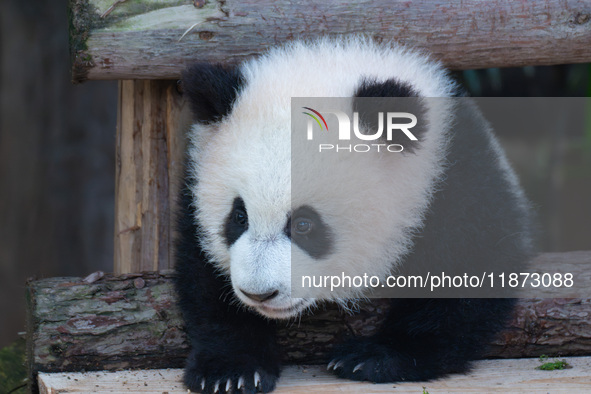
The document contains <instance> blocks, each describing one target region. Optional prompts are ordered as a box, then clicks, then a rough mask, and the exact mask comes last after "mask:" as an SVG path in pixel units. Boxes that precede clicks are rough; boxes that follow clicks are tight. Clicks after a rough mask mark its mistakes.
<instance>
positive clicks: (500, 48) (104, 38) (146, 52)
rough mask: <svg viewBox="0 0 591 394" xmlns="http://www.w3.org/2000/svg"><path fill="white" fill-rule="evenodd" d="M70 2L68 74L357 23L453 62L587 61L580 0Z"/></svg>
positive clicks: (168, 70) (186, 59) (163, 71)
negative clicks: (69, 59) (69, 63)
mask: <svg viewBox="0 0 591 394" xmlns="http://www.w3.org/2000/svg"><path fill="white" fill-rule="evenodd" d="M113 5H114V7H113V8H111V6H113ZM69 8H70V46H71V54H72V63H73V65H72V70H73V79H74V81H83V80H85V79H131V78H149V79H167V78H177V77H178V76H179V73H180V71H181V70H182V69H183V68H184V67H185V66H186V64H188V63H190V62H194V61H196V60H199V61H210V62H225V63H228V62H237V61H239V60H241V59H243V58H245V57H248V56H251V55H253V54H258V53H260V52H261V51H263V50H264V49H265V48H268V47H270V46H273V45H277V44H279V43H282V42H285V41H288V40H291V39H293V38H311V37H318V36H320V35H327V34H330V35H342V34H349V33H359V32H363V33H365V34H367V35H368V36H370V37H373V38H374V39H375V40H378V41H381V40H397V41H400V42H402V43H404V44H408V45H410V46H414V47H419V48H423V49H426V50H428V51H429V52H431V53H433V54H434V56H435V58H437V59H440V60H441V61H443V63H444V64H445V65H446V66H448V67H450V68H452V69H468V68H483V67H507V66H523V65H549V64H563V63H577V62H589V61H591V45H589V43H590V42H591V4H590V3H589V2H588V1H587V0H544V1H539V0H522V1H514V0H499V1H481V0H464V1H461V2H454V1H449V0H415V1H412V2H411V1H407V0H380V1H368V0H361V1H359V0H358V1H354V2H342V1H324V2H314V3H309V2H294V1H288V0H280V1H275V0H209V1H195V2H192V1H183V0H141V1H126V2H121V1H115V0H108V1H107V0H70V7H69ZM109 10H110V11H109Z"/></svg>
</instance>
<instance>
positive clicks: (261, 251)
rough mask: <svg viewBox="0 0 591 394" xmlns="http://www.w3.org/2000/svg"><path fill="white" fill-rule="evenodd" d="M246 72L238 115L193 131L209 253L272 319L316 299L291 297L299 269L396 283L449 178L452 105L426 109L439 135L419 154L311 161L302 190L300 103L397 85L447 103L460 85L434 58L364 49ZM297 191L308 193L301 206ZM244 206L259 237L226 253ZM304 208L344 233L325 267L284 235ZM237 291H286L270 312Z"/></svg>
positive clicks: (330, 47)
mask: <svg viewBox="0 0 591 394" xmlns="http://www.w3.org/2000/svg"><path fill="white" fill-rule="evenodd" d="M241 72H242V73H243V75H244V77H245V80H246V84H245V86H244V88H243V90H242V92H241V93H240V94H239V97H238V98H237V100H236V102H235V105H234V107H233V110H232V112H231V113H230V115H229V116H228V117H227V118H225V119H224V120H223V121H222V122H220V123H218V124H215V125H211V126H203V125H195V126H194V127H193V129H192V131H191V134H190V136H191V147H190V151H189V152H190V158H191V161H192V176H194V177H195V178H196V179H197V180H198V182H197V183H196V186H195V188H194V189H193V190H192V192H193V195H194V198H195V206H196V208H197V219H198V220H199V222H200V224H201V227H202V229H203V234H201V235H200V236H201V244H202V247H203V248H204V250H205V251H206V253H207V254H208V255H209V256H210V258H211V259H212V260H213V261H215V262H216V264H217V265H218V268H219V269H220V271H221V272H222V273H225V274H229V275H230V276H231V279H232V284H233V287H234V290H235V292H236V294H237V295H238V297H239V298H240V299H241V300H242V301H243V302H244V303H245V304H247V305H250V306H252V307H254V308H255V309H256V310H257V311H259V312H260V313H261V314H263V315H266V316H269V317H273V318H281V317H287V316H288V315H294V314H297V312H300V311H302V310H303V309H305V308H306V307H309V306H310V305H312V304H313V303H314V300H312V299H309V298H306V299H304V300H301V299H297V298H290V294H289V289H290V285H291V282H290V277H289V274H290V269H289V266H290V262H291V260H290V258H293V259H294V261H297V262H298V268H301V269H302V271H301V272H302V273H304V274H305V273H306V272H312V273H313V272H318V271H317V270H318V268H319V267H320V270H321V271H322V267H329V268H330V272H331V273H332V274H339V273H340V272H341V271H345V272H355V273H357V272H362V273H367V274H368V275H377V276H380V277H383V276H384V275H386V274H388V273H390V272H391V270H392V269H393V268H394V267H395V264H396V263H397V262H398V261H399V260H400V258H401V257H402V256H404V254H405V253H407V252H408V251H409V249H410V247H411V246H412V242H411V238H412V233H413V231H415V230H416V229H418V228H420V227H421V225H422V223H423V217H424V213H425V211H426V209H427V206H428V204H429V202H430V200H431V197H432V194H433V192H434V191H435V190H434V189H435V185H436V182H437V181H438V178H439V177H440V175H441V173H442V171H443V169H444V166H445V161H444V157H445V151H446V141H447V138H446V133H447V132H448V130H449V127H450V126H449V125H450V123H451V118H450V115H449V114H451V113H452V110H451V109H452V108H451V107H450V105H451V104H450V102H449V100H448V101H446V100H438V101H437V100H430V101H427V103H428V104H429V108H428V112H427V118H428V121H429V124H431V125H437V127H431V128H430V129H429V130H428V132H427V133H426V135H425V136H424V139H423V140H422V141H421V144H420V146H419V148H418V149H417V150H416V154H408V155H402V154H387V155H379V156H377V155H365V156H363V155H349V156H346V155H324V157H322V158H320V157H319V156H313V158H311V159H310V163H309V164H306V163H304V164H302V167H299V164H298V167H296V168H302V170H301V171H297V172H294V174H293V175H294V177H295V178H296V179H292V178H291V176H292V163H291V157H292V149H307V148H305V147H301V146H293V147H292V140H291V119H290V117H291V107H290V103H291V98H292V97H351V96H352V95H353V94H354V91H355V89H356V88H357V87H358V86H359V84H360V81H361V80H362V78H364V77H369V78H375V79H376V80H377V81H385V80H387V79H391V78H395V79H397V80H399V81H401V82H403V83H406V84H408V85H410V86H412V87H413V89H414V90H415V91H417V92H418V93H419V94H420V95H421V96H423V97H449V96H450V94H451V92H452V90H453V83H452V82H451V81H450V79H449V78H448V76H447V74H446V72H445V71H444V70H443V69H442V68H441V66H440V65H439V64H437V63H436V62H433V61H430V60H429V59H428V57H427V56H425V55H422V54H420V53H417V52H413V51H410V50H408V49H405V48H403V47H401V46H398V45H395V44H391V45H375V44H373V43H372V42H371V41H369V40H366V39H362V38H351V39H345V40H332V39H324V40H320V41H316V42H312V43H305V42H294V43H291V44H288V45H286V46H284V47H282V48H279V49H275V50H272V51H270V52H269V53H268V54H266V55H264V56H262V57H260V58H257V59H253V60H250V61H248V62H247V63H245V64H244V65H243V66H242V67H241ZM352 156H355V158H352ZM347 157H349V158H347ZM319 160H320V161H319ZM308 166H309V167H308ZM323 168H330V171H325V172H323V171H322V170H321V169H323ZM359 168H364V169H371V171H364V172H361V173H360V171H359ZM352 177H353V178H352ZM292 182H293V184H294V185H309V186H310V187H308V188H307V189H305V190H300V189H298V190H294V191H293V193H294V195H293V196H292V189H291V186H292ZM238 196H240V197H242V199H243V200H244V201H245V204H246V210H247V212H248V219H249V229H248V231H247V232H246V233H245V234H243V235H242V236H241V238H240V239H239V240H238V241H237V242H236V243H235V244H234V245H233V246H232V247H231V248H230V249H228V248H227V247H226V245H225V243H224V238H223V227H224V221H225V219H226V217H227V216H228V214H229V212H230V210H231V207H232V202H233V200H234V198H236V197H238ZM344 196H346V201H344ZM292 197H293V198H292ZM336 201H340V202H341V203H338V204H336V203H335V202H336ZM302 204H305V205H309V206H312V207H314V208H315V209H316V210H317V211H318V212H320V213H321V215H323V219H324V220H325V221H326V222H327V224H328V226H329V227H330V228H331V229H333V230H336V234H335V252H334V253H332V254H330V255H329V256H328V257H327V258H326V259H321V260H314V259H311V258H310V257H309V256H308V255H307V254H306V253H304V252H303V251H301V250H298V248H297V246H293V247H291V245H290V244H289V240H288V239H287V238H286V237H285V235H283V229H284V227H285V221H286V218H287V214H288V212H290V210H291V209H292V206H293V207H294V208H297V207H298V206H299V205H302ZM290 247H291V249H292V252H291V256H290V252H289V249H290ZM238 288H243V289H244V290H246V291H249V290H250V291H253V292H265V291H268V290H269V289H279V290H280V295H279V296H278V297H276V298H275V299H273V300H271V301H270V302H267V303H265V305H262V304H260V303H256V302H254V301H252V300H249V299H247V298H246V297H244V296H241V295H240V292H239V291H237V289H238ZM359 296H362V294H361V293H359V292H345V293H334V294H331V295H326V294H323V295H321V297H322V298H331V299H340V298H354V297H359ZM294 305H295V306H297V308H296V309H295V310H290V311H289V312H282V311H285V310H289V308H292V307H293V306H294ZM270 308H276V309H270ZM286 308H287V309H286Z"/></svg>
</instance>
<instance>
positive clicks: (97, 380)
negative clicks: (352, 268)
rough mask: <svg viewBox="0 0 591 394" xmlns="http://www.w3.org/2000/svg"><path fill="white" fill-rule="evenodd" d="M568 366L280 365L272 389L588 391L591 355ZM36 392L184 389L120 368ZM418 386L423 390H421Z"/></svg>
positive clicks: (172, 380) (45, 376)
mask: <svg viewBox="0 0 591 394" xmlns="http://www.w3.org/2000/svg"><path fill="white" fill-rule="evenodd" d="M565 361H566V362H567V363H568V364H569V365H570V366H571V368H567V369H562V370H554V371H543V370H539V369H537V367H538V366H540V365H541V362H540V361H539V360H538V359H509V360H482V361H477V362H475V363H474V369H473V370H472V371H471V372H470V373H468V374H462V375H451V376H449V377H447V378H445V379H439V380H436V381H432V382H410V383H407V382H401V383H383V384H373V383H367V382H353V381H349V380H343V379H337V378H336V377H335V376H334V375H331V374H329V373H328V372H327V371H326V368H325V367H324V366H318V365H308V366H304V365H302V366H291V367H287V368H285V370H284V371H283V373H282V376H281V379H280V380H279V382H278V385H277V389H276V391H274V393H275V394H282V393H291V394H300V393H301V394H309V393H320V392H321V393H325V394H332V393H334V394H342V393H368V394H371V393H412V394H419V393H424V392H429V393H437V394H441V393H463V392H470V393H507V392H536V393H538V392H539V393H547V392H550V393H554V392H564V393H580V392H583V391H587V390H589V387H590V382H591V372H590V371H591V357H569V358H566V359H565ZM39 387H40V391H41V393H42V394H50V393H51V394H53V393H80V392H93V393H124V392H133V393H154V394H162V393H169V394H176V393H178V394H186V393H187V391H186V390H185V389H184V388H183V385H182V370H180V369H165V370H140V371H121V372H86V373H65V374H64V373H54V374H51V373H41V374H39ZM423 389H424V390H423Z"/></svg>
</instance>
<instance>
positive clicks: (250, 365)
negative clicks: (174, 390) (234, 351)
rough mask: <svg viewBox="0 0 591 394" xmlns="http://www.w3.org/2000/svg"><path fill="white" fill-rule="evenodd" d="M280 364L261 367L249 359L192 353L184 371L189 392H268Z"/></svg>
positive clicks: (271, 388)
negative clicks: (204, 355)
mask: <svg viewBox="0 0 591 394" xmlns="http://www.w3.org/2000/svg"><path fill="white" fill-rule="evenodd" d="M279 373H280V367H279V365H277V364H275V365H272V364H270V365H261V364H260V363H257V360H254V359H251V358H250V357H244V356H238V355H236V356H235V357H215V358H214V357H203V356H199V355H195V354H191V356H190V357H189V360H188V365H187V368H186V369H185V376H184V382H185V385H186V386H187V388H188V389H190V390H191V391H195V392H200V393H219V394H223V393H256V392H263V393H268V392H271V391H273V390H274V389H275V385H276V383H277V379H279Z"/></svg>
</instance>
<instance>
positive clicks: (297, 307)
mask: <svg viewBox="0 0 591 394" xmlns="http://www.w3.org/2000/svg"><path fill="white" fill-rule="evenodd" d="M305 308H306V301H305V300H303V299H300V300H298V301H297V302H296V303H295V304H293V305H290V306H288V307H285V308H274V307H271V306H269V305H265V304H259V305H257V306H256V307H255V309H256V310H257V311H258V312H259V313H260V314H261V315H263V316H266V317H270V318H272V319H287V318H290V317H294V316H297V315H298V314H299V313H300V312H301V311H303V310H304V309H305Z"/></svg>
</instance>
